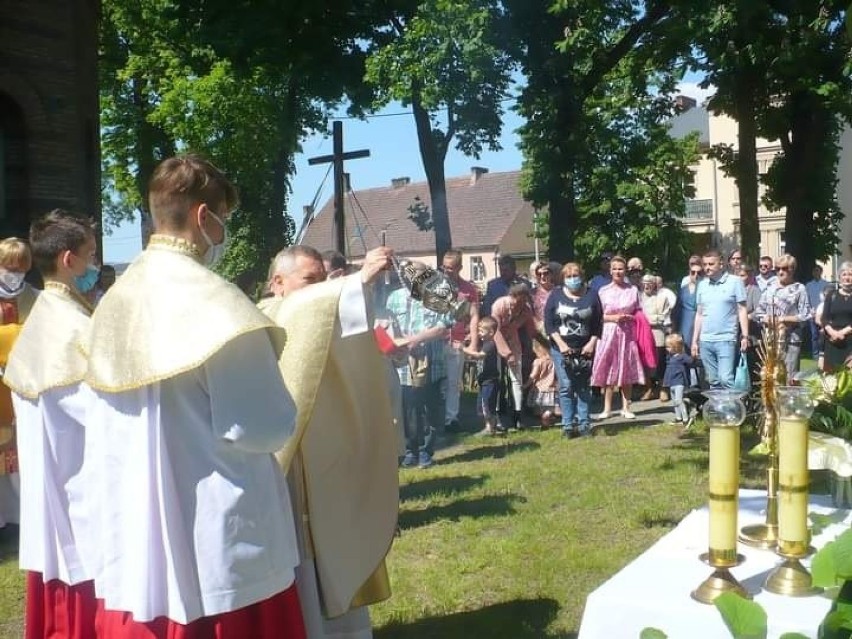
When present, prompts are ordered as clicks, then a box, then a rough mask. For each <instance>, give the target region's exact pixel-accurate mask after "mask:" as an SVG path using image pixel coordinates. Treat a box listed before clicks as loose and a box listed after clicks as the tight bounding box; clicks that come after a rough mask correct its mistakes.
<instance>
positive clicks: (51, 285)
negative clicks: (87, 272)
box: [44, 280, 95, 315]
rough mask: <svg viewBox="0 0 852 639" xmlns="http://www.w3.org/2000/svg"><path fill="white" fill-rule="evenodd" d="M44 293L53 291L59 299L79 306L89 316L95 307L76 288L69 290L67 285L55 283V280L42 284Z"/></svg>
mask: <svg viewBox="0 0 852 639" xmlns="http://www.w3.org/2000/svg"><path fill="white" fill-rule="evenodd" d="M44 290H45V291H53V292H54V293H56V294H57V295H59V296H60V297H64V298H65V299H67V300H70V301H72V302H74V303H75V304H79V305H80V306H82V307H83V308H84V309H85V310H86V312H87V313H88V314H89V315H91V314H92V313H93V312H94V310H95V307H94V306H92V303H91V302H90V301H89V300H87V299H86V298H85V297H83V295H82V294H81V293H80V291H78V290H77V289H76V288H71V287H70V286H68V285H67V284H63V283H62V282H57V281H56V280H48V281H47V282H45V283H44Z"/></svg>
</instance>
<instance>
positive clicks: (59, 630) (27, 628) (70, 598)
mask: <svg viewBox="0 0 852 639" xmlns="http://www.w3.org/2000/svg"><path fill="white" fill-rule="evenodd" d="M96 608H97V603H96V600H95V588H94V585H93V583H92V582H91V581H84V582H82V583H78V584H76V585H74V586H69V585H68V584H66V583H65V582H63V581H60V580H59V579H51V580H50V581H48V582H47V583H44V581H42V578H41V573H38V572H32V571H27V612H26V617H25V620H24V638H25V639H93V638H94V637H96V636H97V635H96V633H95V611H96Z"/></svg>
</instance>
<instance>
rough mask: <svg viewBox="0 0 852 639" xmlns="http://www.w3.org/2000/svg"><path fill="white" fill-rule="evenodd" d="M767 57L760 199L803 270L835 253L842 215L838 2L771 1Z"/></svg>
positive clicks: (842, 65)
mask: <svg viewBox="0 0 852 639" xmlns="http://www.w3.org/2000/svg"><path fill="white" fill-rule="evenodd" d="M776 5H777V7H779V9H777V10H776V20H777V22H778V23H779V24H780V25H782V26H783V29H778V30H777V31H776V32H775V35H776V40H775V47H774V50H773V53H774V56H773V61H772V64H771V65H770V67H769V68H768V69H767V70H766V73H767V76H768V78H769V81H770V83H771V84H770V89H771V95H772V99H771V101H770V102H769V105H768V108H767V110H766V113H765V116H764V119H763V123H762V127H763V130H765V131H766V137H768V138H770V139H775V140H779V141H780V143H781V150H782V152H781V154H780V155H778V156H777V157H776V158H775V160H774V162H773V163H772V165H771V167H770V169H769V172H768V173H767V175H766V178H765V181H766V184H767V194H766V197H765V201H766V203H767V205H768V206H770V207H771V208H773V209H780V208H782V207H784V208H785V241H786V251H787V252H788V253H790V254H792V255H794V256H795V257H796V259H797V262H798V267H799V275H800V276H801V277H806V276H807V275H809V274H810V272H811V269H812V267H813V265H814V262H815V261H816V260H817V259H825V258H828V257H830V256H832V255H834V254H835V252H836V247H837V242H838V239H839V238H838V228H839V223H840V220H841V219H842V212H841V211H840V210H839V207H838V204H837V198H836V184H837V176H836V172H837V160H838V156H839V137H840V131H841V126H842V124H843V123H846V124H848V123H850V122H852V76H851V75H850V70H852V69H850V62H849V53H850V37H849V34H848V32H847V30H846V27H845V18H846V6H845V5H846V3H845V2H837V1H834V2H830V1H823V2H809V1H808V0H790V1H789V2H784V3H773V6H776Z"/></svg>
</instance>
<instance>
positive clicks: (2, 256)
mask: <svg viewBox="0 0 852 639" xmlns="http://www.w3.org/2000/svg"><path fill="white" fill-rule="evenodd" d="M0 267H2V268H5V269H7V270H14V271H18V272H20V273H26V272H27V271H29V270H30V269H31V268H32V267H33V255H32V252H31V251H30V245H29V244H27V242H26V240H22V239H21V238H19V237H7V238H6V239H5V240H3V241H0Z"/></svg>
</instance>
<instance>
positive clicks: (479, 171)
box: [470, 166, 488, 184]
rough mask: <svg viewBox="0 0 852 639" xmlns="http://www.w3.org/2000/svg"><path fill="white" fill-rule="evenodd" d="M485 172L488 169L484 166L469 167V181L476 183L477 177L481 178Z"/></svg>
mask: <svg viewBox="0 0 852 639" xmlns="http://www.w3.org/2000/svg"><path fill="white" fill-rule="evenodd" d="M486 173H488V169H486V168H485V167H484V166H472V167H470V183H471V184H476V182H477V181H478V180H479V178H481V177H482V176H483V175H485V174H486Z"/></svg>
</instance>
